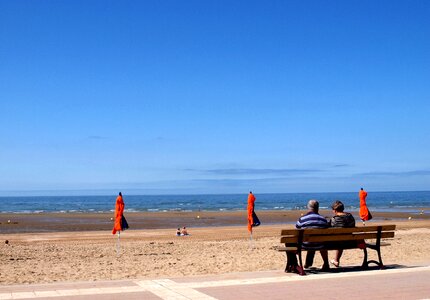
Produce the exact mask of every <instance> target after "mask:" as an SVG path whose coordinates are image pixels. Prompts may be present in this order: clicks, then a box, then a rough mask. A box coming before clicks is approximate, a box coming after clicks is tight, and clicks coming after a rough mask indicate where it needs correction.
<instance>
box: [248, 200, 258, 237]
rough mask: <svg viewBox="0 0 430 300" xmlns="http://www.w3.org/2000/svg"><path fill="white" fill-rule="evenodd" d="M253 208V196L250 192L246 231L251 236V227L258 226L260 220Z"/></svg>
mask: <svg viewBox="0 0 430 300" xmlns="http://www.w3.org/2000/svg"><path fill="white" fill-rule="evenodd" d="M254 208H255V196H254V194H253V193H252V192H249V195H248V231H249V232H250V233H251V235H252V227H255V226H258V225H260V220H259V219H258V217H257V215H256V214H255V211H254Z"/></svg>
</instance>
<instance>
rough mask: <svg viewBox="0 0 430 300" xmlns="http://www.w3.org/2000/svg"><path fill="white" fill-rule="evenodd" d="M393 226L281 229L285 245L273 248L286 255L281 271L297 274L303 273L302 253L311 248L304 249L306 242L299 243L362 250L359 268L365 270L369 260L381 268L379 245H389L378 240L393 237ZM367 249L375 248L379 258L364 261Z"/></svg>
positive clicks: (328, 248)
mask: <svg viewBox="0 0 430 300" xmlns="http://www.w3.org/2000/svg"><path fill="white" fill-rule="evenodd" d="M395 229H396V225H382V226H365V227H354V228H339V227H337V228H327V229H310V228H307V229H285V230H282V232H281V243H282V244H285V246H282V247H278V248H277V250H278V251H285V252H286V254H287V265H286V267H285V272H295V273H298V274H300V275H306V273H305V270H304V268H303V263H302V252H303V251H308V250H314V249H310V248H307V247H306V244H305V245H303V242H305V243H306V242H316V243H321V244H322V249H325V250H337V249H362V250H363V252H364V258H363V263H362V265H361V267H362V268H363V269H366V268H368V265H369V264H370V263H375V264H377V265H378V266H379V267H380V268H381V269H382V268H383V267H384V264H383V263H382V257H381V246H387V245H390V244H388V243H382V242H381V240H382V239H385V238H393V237H394V231H395ZM369 240H372V241H369ZM367 249H372V250H375V251H376V252H377V254H378V260H379V261H375V260H367ZM319 250H320V249H317V250H315V251H319ZM296 255H297V258H298V263H297V259H296Z"/></svg>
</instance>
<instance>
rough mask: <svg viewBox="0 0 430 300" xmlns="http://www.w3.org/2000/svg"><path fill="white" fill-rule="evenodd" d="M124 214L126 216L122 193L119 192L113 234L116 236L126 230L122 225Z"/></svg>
mask: <svg viewBox="0 0 430 300" xmlns="http://www.w3.org/2000/svg"><path fill="white" fill-rule="evenodd" d="M123 214H124V200H123V199H122V194H121V192H119V194H118V197H116V203H115V212H114V224H113V230H112V234H115V233H117V231H122V230H124V229H125V228H123V224H122V222H123V221H122V219H123Z"/></svg>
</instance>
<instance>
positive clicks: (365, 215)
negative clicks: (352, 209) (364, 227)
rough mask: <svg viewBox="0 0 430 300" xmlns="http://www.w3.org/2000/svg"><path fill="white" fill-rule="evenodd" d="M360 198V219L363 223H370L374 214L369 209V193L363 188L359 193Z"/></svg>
mask: <svg viewBox="0 0 430 300" xmlns="http://www.w3.org/2000/svg"><path fill="white" fill-rule="evenodd" d="M358 197H359V198H360V219H361V220H363V221H369V220H371V219H372V214H371V213H370V211H369V209H368V208H367V204H366V197H367V192H366V191H365V190H363V188H361V190H360V192H358Z"/></svg>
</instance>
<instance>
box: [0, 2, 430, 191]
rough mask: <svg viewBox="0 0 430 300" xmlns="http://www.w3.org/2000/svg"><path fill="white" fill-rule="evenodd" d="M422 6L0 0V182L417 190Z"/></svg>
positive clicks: (425, 94)
mask: <svg viewBox="0 0 430 300" xmlns="http://www.w3.org/2000/svg"><path fill="white" fill-rule="evenodd" d="M429 15H430V2H429V1H75V0H74V1H37V0H31V1H4V0H0V99H1V100H0V109H1V112H2V117H1V118H0V136H1V142H0V143H1V144H0V145H1V150H0V171H1V172H0V194H8V193H30V194H31V193H32V192H35V191H36V192H38V193H40V192H41V191H42V193H43V191H50V193H63V192H62V191H72V190H84V191H86V192H88V193H104V192H111V191H117V190H118V189H120V190H122V191H124V192H128V193H142V194H151V193H152V194H153V193H155V194H158V193H173V194H175V193H243V192H246V191H248V190H250V189H252V190H253V191H254V192H257V193H268V192H325V191H331V192H336V191H356V190H358V189H359V188H360V187H361V186H364V187H365V188H367V189H368V190H373V191H395V190H429V189H430V151H429V149H430V139H429V133H430V121H429V120H430V117H429V115H430V88H429V86H430V85H429V82H430V39H429V37H430V18H429V17H428V16H429ZM66 193H67V192H66Z"/></svg>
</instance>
